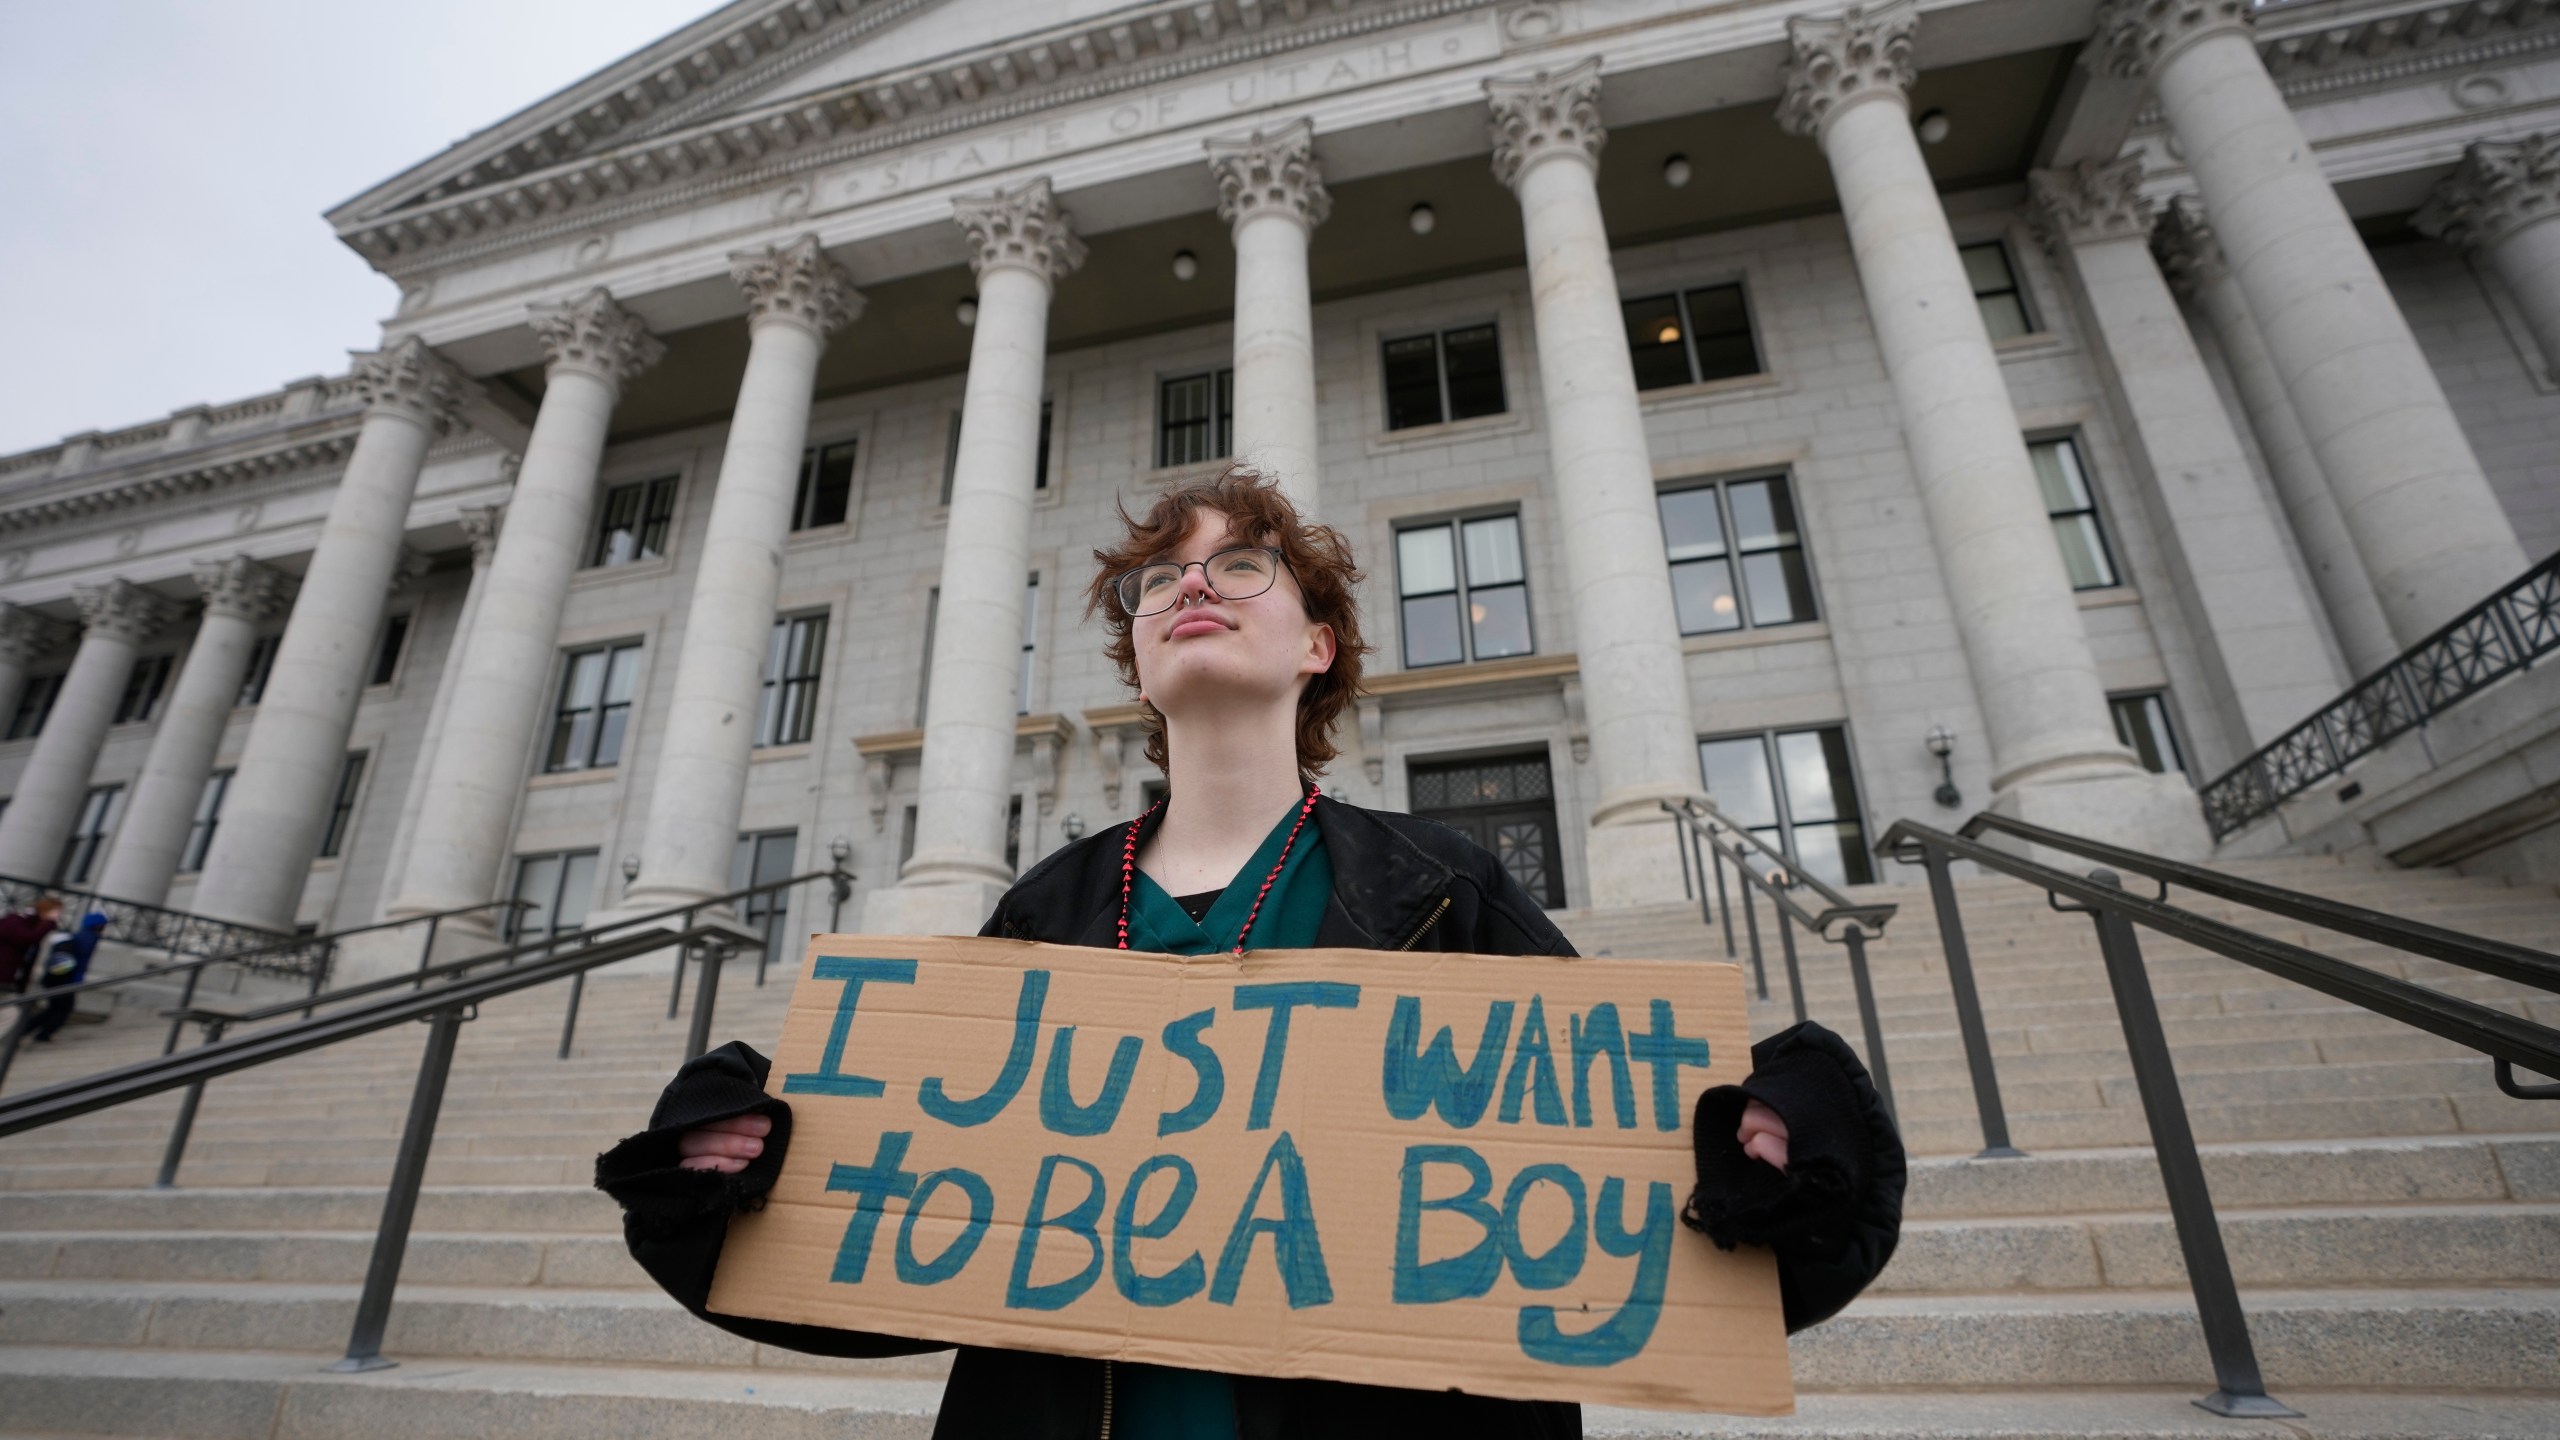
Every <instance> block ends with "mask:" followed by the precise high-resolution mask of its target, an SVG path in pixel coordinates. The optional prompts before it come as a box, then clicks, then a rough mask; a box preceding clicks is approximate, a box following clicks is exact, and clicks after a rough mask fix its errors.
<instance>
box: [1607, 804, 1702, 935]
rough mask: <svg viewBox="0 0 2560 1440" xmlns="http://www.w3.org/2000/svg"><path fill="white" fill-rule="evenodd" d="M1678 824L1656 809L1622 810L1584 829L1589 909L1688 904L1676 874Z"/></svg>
mask: <svg viewBox="0 0 2560 1440" xmlns="http://www.w3.org/2000/svg"><path fill="white" fill-rule="evenodd" d="M1679 823H1680V822H1678V821H1676V820H1674V819H1673V818H1672V817H1671V816H1669V815H1666V814H1664V813H1663V812H1662V811H1661V810H1660V809H1658V808H1655V809H1651V810H1637V809H1626V810H1621V811H1620V812H1619V814H1618V816H1617V818H1615V819H1611V820H1606V821H1603V822H1602V823H1600V824H1598V825H1594V826H1592V827H1591V828H1590V829H1589V830H1586V831H1584V832H1583V836H1582V854H1583V865H1584V869H1585V870H1586V871H1587V872H1588V873H1589V874H1590V876H1591V905H1592V908H1594V909H1597V910H1619V909H1626V908H1629V907H1633V906H1638V905H1678V904H1683V903H1694V901H1693V896H1692V893H1691V892H1690V891H1689V889H1688V888H1687V887H1686V886H1684V885H1683V884H1682V883H1681V878H1680V877H1681V875H1682V874H1683V873H1684V871H1683V869H1682V866H1681V861H1680V855H1681V849H1680V847H1681V843H1682V841H1681V836H1680V831H1679Z"/></svg>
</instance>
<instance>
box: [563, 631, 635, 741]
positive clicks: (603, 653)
mask: <svg viewBox="0 0 2560 1440" xmlns="http://www.w3.org/2000/svg"><path fill="white" fill-rule="evenodd" d="M639 676H640V642H639V641H637V640H626V641H623V642H622V643H620V644H618V645H598V646H594V647H592V648H590V649H585V650H572V651H570V652H569V653H568V654H567V655H566V656H564V657H563V658H562V664H561V667H560V703H559V704H557V705H555V706H553V707H552V711H551V748H550V749H549V750H548V751H546V752H545V753H544V755H543V759H542V768H543V769H544V770H546V771H549V772H552V773H554V774H557V773H559V772H561V771H564V770H595V769H600V768H602V767H604V766H607V765H613V764H618V763H620V761H621V759H622V736H623V732H624V731H625V730H626V729H628V728H629V726H630V724H631V692H632V689H633V687H634V685H635V684H636V683H637V682H638V680H639Z"/></svg>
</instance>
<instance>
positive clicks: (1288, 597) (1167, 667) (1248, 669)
mask: <svg viewBox="0 0 2560 1440" xmlns="http://www.w3.org/2000/svg"><path fill="white" fill-rule="evenodd" d="M1257 543H1259V537H1243V536H1237V535H1234V534H1232V533H1231V532H1230V531H1229V529H1228V525H1227V517H1226V516H1224V515H1221V514H1219V513H1217V512H1216V511H1213V510H1204V511H1201V512H1200V513H1199V515H1198V516H1197V517H1195V518H1194V519H1193V521H1192V525H1191V532H1190V534H1189V535H1187V536H1185V537H1184V538H1183V540H1182V543H1181V544H1180V545H1179V546H1177V547H1176V548H1175V549H1173V550H1172V551H1170V552H1169V553H1166V554H1163V555H1160V556H1157V557H1155V558H1156V559H1158V560H1162V561H1171V562H1173V563H1176V564H1187V563H1189V562H1192V561H1206V560H1208V559H1209V557H1211V556H1212V555H1215V554H1217V553H1218V552H1220V551H1222V550H1228V549H1232V548H1234V547H1236V546H1238V545H1251V544H1257ZM1265 563H1266V564H1272V565H1277V566H1278V574H1277V576H1276V577H1275V578H1274V579H1273V581H1272V583H1271V588H1270V589H1268V590H1265V591H1263V592H1262V593H1261V594H1259V595H1255V596H1252V597H1251V598H1249V599H1244V600H1229V599H1227V598H1226V597H1224V596H1222V595H1220V594H1219V593H1218V592H1217V591H1216V590H1215V589H1213V588H1211V586H1210V584H1209V582H1208V579H1207V574H1208V572H1207V569H1206V567H1205V566H1203V565H1192V566H1191V568H1189V569H1186V570H1184V571H1183V572H1182V583H1181V591H1180V594H1179V596H1178V597H1177V598H1176V600H1175V602H1174V604H1173V605H1172V606H1170V607H1169V608H1167V609H1164V610H1161V611H1158V612H1157V613H1155V614H1153V615H1141V616H1139V617H1138V618H1137V619H1136V620H1135V621H1133V622H1132V624H1131V639H1132V641H1133V642H1134V643H1135V645H1136V648H1137V655H1138V688H1139V690H1140V691H1141V692H1142V693H1144V694H1145V696H1146V697H1147V699H1148V700H1149V701H1150V702H1151V703H1153V704H1154V705H1155V707H1156V709H1157V710H1158V711H1160V712H1162V713H1163V714H1165V715H1166V716H1168V717H1173V716H1178V715H1181V714H1183V713H1185V712H1200V711H1204V710H1206V709H1209V708H1214V707H1218V706H1221V705H1223V704H1226V703H1233V702H1239V701H1241V702H1247V703H1250V702H1255V701H1269V700H1273V699H1278V698H1286V699H1287V700H1288V701H1289V702H1290V703H1292V704H1294V703H1295V702H1296V700H1297V696H1298V692H1299V690H1300V689H1302V688H1303V687H1304V685H1305V683H1306V679H1307V677H1308V676H1311V675H1320V674H1323V673H1324V672H1325V671H1326V670H1327V669H1330V668H1331V667H1332V665H1333V650H1334V637H1333V627H1332V626H1329V625H1319V624H1316V623H1315V622H1314V621H1312V620H1309V619H1308V618H1307V607H1306V597H1305V595H1304V594H1303V593H1302V592H1300V590H1299V589H1298V580H1297V577H1296V576H1294V575H1292V574H1290V573H1289V567H1288V566H1286V565H1281V564H1279V562H1278V561H1277V560H1276V559H1271V558H1269V557H1265ZM1228 588H1230V589H1234V588H1238V587H1237V586H1234V585H1230V586H1229V587H1228Z"/></svg>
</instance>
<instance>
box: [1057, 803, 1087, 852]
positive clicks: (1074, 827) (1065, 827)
mask: <svg viewBox="0 0 2560 1440" xmlns="http://www.w3.org/2000/svg"><path fill="white" fill-rule="evenodd" d="M1058 833H1059V834H1061V835H1064V836H1066V837H1067V843H1068V844H1070V845H1073V844H1074V843H1076V842H1077V841H1079V840H1081V839H1083V838H1084V816H1083V815H1082V814H1080V813H1078V812H1076V811H1073V810H1070V811H1068V812H1067V818H1065V819H1064V820H1061V821H1059V822H1058Z"/></svg>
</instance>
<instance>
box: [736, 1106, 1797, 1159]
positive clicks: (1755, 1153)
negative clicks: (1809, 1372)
mask: <svg viewBox="0 0 2560 1440" xmlns="http://www.w3.org/2000/svg"><path fill="white" fill-rule="evenodd" d="M755 1118H758V1119H761V1117H755ZM701 1133H702V1132H701V1131H698V1130H697V1131H695V1132H694V1134H695V1135H698V1134H701ZM1733 1138H1734V1139H1735V1140H1737V1141H1740V1142H1741V1144H1742V1153H1743V1154H1745V1155H1748V1156H1750V1157H1751V1158H1752V1159H1754V1160H1757V1161H1759V1162H1760V1163H1762V1164H1763V1165H1767V1166H1769V1167H1770V1168H1771V1169H1774V1170H1776V1171H1777V1172H1778V1173H1779V1174H1781V1175H1784V1174H1785V1173H1787V1122H1786V1121H1784V1120H1782V1119H1779V1118H1778V1112H1777V1111H1775V1110H1772V1109H1770V1108H1769V1107H1768V1106H1766V1105H1763V1104H1761V1103H1760V1102H1759V1101H1757V1100H1754V1101H1752V1102H1751V1103H1750V1104H1748V1105H1745V1106H1743V1107H1742V1128H1741V1129H1739V1130H1736V1131H1735V1132H1734V1134H1733ZM685 1139H686V1141H688V1142H690V1141H691V1140H692V1139H693V1136H692V1135H688V1136H686V1137H685ZM749 1143H750V1144H752V1143H754V1142H752V1141H750V1142H749ZM686 1153H687V1154H691V1153H692V1152H691V1151H687V1152H686ZM685 1163H686V1164H688V1165H690V1164H692V1163H693V1162H692V1161H690V1160H688V1161H686V1162H685Z"/></svg>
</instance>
